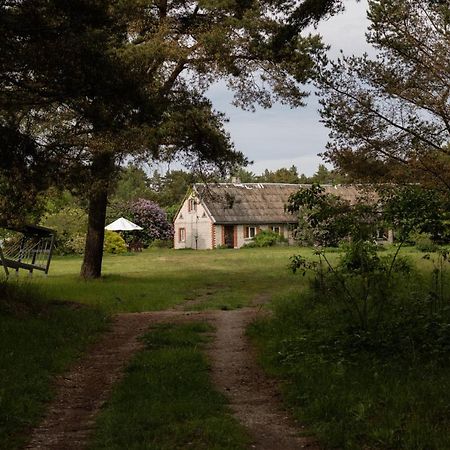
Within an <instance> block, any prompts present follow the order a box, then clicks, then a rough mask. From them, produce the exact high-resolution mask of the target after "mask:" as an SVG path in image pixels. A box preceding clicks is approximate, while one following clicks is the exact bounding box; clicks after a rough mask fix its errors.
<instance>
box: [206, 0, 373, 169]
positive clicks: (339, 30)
mask: <svg viewBox="0 0 450 450" xmlns="http://www.w3.org/2000/svg"><path fill="white" fill-rule="evenodd" d="M345 7H346V10H345V12H344V13H341V14H339V15H338V16H335V17H333V18H331V19H330V20H328V21H326V22H323V23H321V24H320V26H319V27H318V30H317V31H318V32H319V33H320V34H321V35H322V36H323V39H324V41H325V42H326V43H327V44H329V45H331V50H330V55H331V56H333V57H334V56H337V55H338V53H339V51H340V50H341V49H342V50H343V51H344V53H345V54H362V53H363V52H364V51H366V50H367V44H366V42H365V36H364V33H365V32H366V30H367V25H368V21H367V18H366V9H367V1H366V0H362V1H361V2H359V3H358V2H356V0H345ZM210 98H211V100H212V101H213V104H214V107H215V109H217V110H219V111H222V112H225V113H226V115H227V116H228V118H229V119H230V123H228V124H227V125H226V128H227V130H228V131H229V132H230V134H231V138H232V140H233V142H234V143H235V145H236V149H237V150H240V151H242V152H243V153H244V154H245V155H246V156H247V157H248V159H249V160H251V161H254V164H253V165H251V166H249V167H248V169H249V170H251V171H252V172H254V173H256V174H260V173H261V172H263V171H264V169H270V170H274V169H278V168H280V167H290V166H292V165H293V164H294V165H296V166H297V167H298V170H299V172H300V173H305V174H306V175H312V174H313V173H314V172H315V171H316V169H317V167H318V165H319V164H320V163H323V161H322V160H321V158H320V157H319V156H317V154H318V153H320V152H322V151H323V150H324V147H325V144H326V142H327V137H328V131H327V129H326V128H325V127H324V126H323V125H322V124H321V123H320V117H319V113H318V111H317V109H318V103H317V99H316V98H315V95H314V93H313V92H312V93H311V95H310V97H309V98H308V99H307V102H308V105H307V106H306V107H304V108H297V109H290V108H289V107H284V106H281V105H275V106H274V107H273V108H271V109H269V110H263V109H258V110H257V111H256V112H254V113H251V112H246V111H242V110H240V109H238V108H235V107H234V106H233V105H231V101H232V95H231V93H229V92H227V90H226V88H225V87H224V86H223V85H221V84H218V85H216V86H214V87H213V88H212V89H211V90H210Z"/></svg>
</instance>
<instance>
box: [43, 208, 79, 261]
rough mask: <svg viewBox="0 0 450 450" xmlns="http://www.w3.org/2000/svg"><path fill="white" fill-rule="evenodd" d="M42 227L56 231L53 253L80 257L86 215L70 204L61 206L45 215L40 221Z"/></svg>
mask: <svg viewBox="0 0 450 450" xmlns="http://www.w3.org/2000/svg"><path fill="white" fill-rule="evenodd" d="M41 223H42V225H44V226H46V227H49V228H52V229H54V230H56V232H57V234H56V243H55V251H56V253H57V254H60V255H67V254H71V253H76V254H79V255H81V254H82V253H83V250H84V243H85V236H86V229H87V214H86V212H85V211H84V210H83V209H82V208H80V207H79V206H77V205H76V204H74V203H72V204H69V205H66V206H63V207H62V208H61V209H59V210H55V211H54V212H53V213H47V214H46V215H44V216H43V218H42V219H41Z"/></svg>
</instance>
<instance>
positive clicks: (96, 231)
mask: <svg viewBox="0 0 450 450" xmlns="http://www.w3.org/2000/svg"><path fill="white" fill-rule="evenodd" d="M112 163H113V160H112V158H111V156H110V155H108V154H101V155H97V156H96V157H95V158H94V160H93V162H92V167H91V172H92V177H93V179H94V180H95V181H94V183H93V186H92V188H91V192H90V194H89V213H88V230H87V236H86V246H85V250H84V259H83V265H82V266H81V276H82V277H83V278H85V279H93V278H100V277H101V275H102V260H103V242H104V239H105V220H106V207H107V204H108V191H109V185H110V177H111V174H112V172H113V170H114V169H113V167H112V166H113V164H112Z"/></svg>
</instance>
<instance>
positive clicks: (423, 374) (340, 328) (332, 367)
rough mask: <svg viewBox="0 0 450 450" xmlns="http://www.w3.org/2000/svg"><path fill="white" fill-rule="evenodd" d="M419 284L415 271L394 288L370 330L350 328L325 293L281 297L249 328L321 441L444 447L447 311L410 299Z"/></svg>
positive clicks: (351, 446) (349, 447)
mask: <svg viewBox="0 0 450 450" xmlns="http://www.w3.org/2000/svg"><path fill="white" fill-rule="evenodd" d="M423 287H424V280H423V279H422V278H421V277H420V276H419V277H417V275H416V276H415V277H413V278H411V279H408V280H407V281H406V282H405V281H404V282H400V283H399V284H395V285H394V286H393V289H394V290H395V293H393V295H394V296H395V297H396V298H397V300H398V302H397V303H396V307H395V308H394V309H393V310H392V311H391V312H390V314H389V315H388V316H386V317H385V320H384V322H383V326H382V327H380V329H379V330H378V331H373V330H372V331H367V332H362V331H361V330H360V329H356V328H353V327H351V325H350V324H349V322H348V316H347V315H345V314H343V313H342V312H341V311H340V310H339V309H338V308H337V307H336V304H335V303H334V302H333V299H332V297H327V298H324V297H322V298H317V296H316V295H314V294H312V293H311V292H302V293H301V294H298V295H296V296H293V295H292V294H291V295H289V297H285V298H283V299H282V300H281V299H280V301H278V302H277V304H276V305H274V308H275V312H274V317H272V318H267V319H264V320H260V321H259V322H258V323H256V324H254V325H253V326H252V327H251V329H250V335H251V336H253V337H254V338H256V339H257V342H258V344H259V347H260V350H261V353H262V354H261V359H262V361H263V363H264V366H265V368H266V369H267V370H269V371H270V373H271V374H272V375H275V376H277V377H278V378H280V379H281V380H284V385H283V394H284V398H285V400H286V401H287V403H288V405H289V406H290V407H291V408H292V410H293V411H294V413H295V415H296V416H297V417H298V418H299V420H300V421H301V422H302V423H305V424H307V427H308V429H309V430H310V431H311V432H312V433H313V434H314V435H315V436H317V437H318V439H319V441H320V443H321V445H322V446H323V447H325V448H342V449H346V450H359V449H361V448H386V449H387V448H389V449H405V450H406V449H411V448H416V449H423V450H425V449H436V450H437V449H445V448H448V447H449V445H450V428H449V424H448V420H447V417H448V404H449V402H450V394H449V392H450V391H449V389H450V384H449V380H448V376H447V373H448V370H449V363H450V361H449V358H448V351H449V349H450V347H449V346H450V327H449V323H450V317H449V311H448V310H447V311H445V310H443V312H442V313H440V314H436V315H435V314H432V315H430V310H429V305H428V303H427V302H420V301H416V300H418V299H420V298H422V299H423V298H424V297H425V296H426V290H424V289H423ZM447 300H448V299H447Z"/></svg>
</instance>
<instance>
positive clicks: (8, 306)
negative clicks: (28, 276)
mask: <svg viewBox="0 0 450 450" xmlns="http://www.w3.org/2000/svg"><path fill="white" fill-rule="evenodd" d="M106 327H107V318H106V317H105V314H104V313H102V312H100V311H97V310H94V309H91V308H86V307H79V306H77V305H73V304H65V303H57V302H50V301H48V300H46V298H45V297H44V296H43V295H42V293H40V292H39V291H37V290H36V286H34V285H28V284H25V283H21V284H20V285H16V284H15V283H11V282H10V283H5V282H2V281H0V346H1V351H0V448H1V449H8V450H11V449H15V448H21V447H22V446H23V443H24V440H25V435H26V432H27V431H28V429H29V428H30V427H31V426H33V425H35V424H36V422H37V420H38V419H39V418H40V416H41V415H42V414H43V411H44V408H45V405H46V403H47V402H48V401H49V400H50V399H51V398H52V395H53V391H52V388H51V381H52V377H53V376H54V375H56V374H58V373H61V372H63V371H64V370H65V369H66V368H67V367H68V365H69V363H70V362H72V361H73V360H74V359H75V358H76V357H77V356H79V355H80V353H81V352H82V351H83V349H85V348H86V346H87V344H89V343H90V342H92V340H93V339H94V337H95V335H96V333H98V332H99V331H102V330H104V329H105V328H106Z"/></svg>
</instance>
